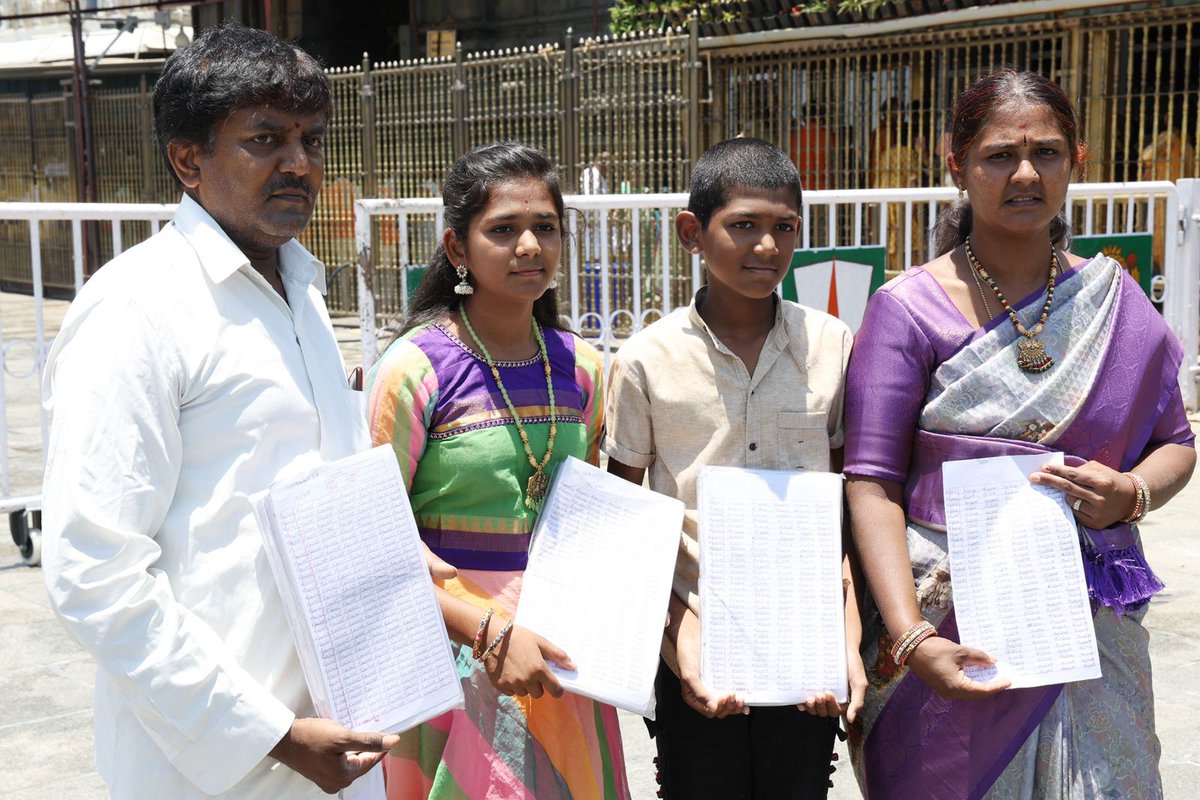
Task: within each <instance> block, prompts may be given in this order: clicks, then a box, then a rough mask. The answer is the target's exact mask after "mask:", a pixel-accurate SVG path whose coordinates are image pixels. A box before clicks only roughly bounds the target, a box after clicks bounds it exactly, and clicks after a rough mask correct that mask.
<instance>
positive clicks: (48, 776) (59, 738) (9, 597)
mask: <svg viewBox="0 0 1200 800" xmlns="http://www.w3.org/2000/svg"><path fill="white" fill-rule="evenodd" d="M65 307H66V304H65V303H62V302H55V301H49V302H48V303H47V307H46V318H47V327H48V335H52V333H53V332H54V331H55V330H57V326H58V322H59V321H60V320H61V318H62V314H63V312H64V311H65ZM32 308H33V303H32V301H31V300H30V299H29V298H27V297H23V296H20V295H11V294H4V293H0V326H2V328H0V329H2V331H3V335H4V338H5V341H8V340H10V339H12V338H13V337H18V338H27V339H31V338H32V331H33V311H32ZM354 323H355V321H354V320H348V321H347V325H348V327H346V328H344V329H339V337H338V338H339V339H340V340H342V345H343V349H344V350H346V351H347V360H348V361H350V362H351V363H353V360H354V359H356V358H357V346H358V343H357V338H358V333H357V329H356V328H355V327H354ZM9 353H10V357H11V358H12V359H13V360H14V361H15V362H16V363H15V364H10V369H11V370H12V371H14V372H20V371H21V370H22V369H23V368H24V367H25V366H28V364H29V363H30V359H31V351H30V349H29V348H28V347H26V346H24V345H17V346H14V347H13V348H12V349H11V350H10V351H9ZM22 359H24V360H25V361H24V362H22ZM37 395H38V392H37V384H36V382H35V381H34V380H33V379H32V378H21V379H17V378H13V377H11V376H8V377H7V379H6V381H5V399H6V402H7V405H8V414H9V416H8V419H9V427H8V430H9V435H10V442H11V444H12V446H13V450H14V451H15V452H14V453H13V454H12V461H11V463H10V480H11V482H12V491H13V493H14V494H19V493H24V492H36V491H37V490H38V486H39V482H40V472H41V453H40V425H39V423H38V417H37V413H38V412H37V408H38V399H37ZM1193 428H1195V429H1197V430H1198V431H1200V417H1193ZM1198 520H1200V472H1198V473H1197V475H1196V476H1195V477H1193V479H1192V481H1191V483H1190V484H1189V485H1188V487H1187V488H1186V489H1185V490H1184V491H1183V492H1182V493H1181V494H1180V495H1179V496H1178V497H1176V498H1175V499H1174V500H1173V501H1172V502H1171V503H1170V504H1169V505H1167V506H1166V507H1164V508H1163V509H1160V510H1156V511H1155V512H1154V513H1153V514H1152V515H1151V516H1150V517H1149V518H1148V519H1147V521H1146V523H1145V525H1144V526H1143V530H1142V535H1143V537H1144V539H1145V542H1146V550H1147V555H1148V557H1149V560H1150V563H1151V564H1153V565H1154V568H1155V570H1156V571H1157V572H1158V574H1159V575H1160V576H1161V577H1162V578H1163V580H1164V581H1165V582H1166V583H1167V589H1166V591H1164V592H1162V593H1161V594H1159V595H1158V596H1157V597H1156V598H1155V599H1154V601H1153V602H1152V604H1151V607H1150V612H1149V614H1148V615H1147V618H1146V625H1147V628H1148V629H1149V630H1150V637H1151V638H1150V650H1151V655H1152V658H1153V661H1154V686H1155V697H1156V702H1155V710H1156V714H1157V716H1158V734H1159V737H1160V739H1161V740H1162V746H1163V757H1162V773H1163V779H1164V784H1165V789H1166V797H1167V798H1168V799H1169V800H1185V799H1187V798H1193V797H1196V796H1197V791H1198V790H1197V788H1196V787H1198V786H1200V688H1198V682H1197V678H1196V676H1197V674H1200V673H1198V668H1200V629H1198V628H1200V625H1198V623H1200V522H1198ZM94 669H95V668H94V666H93V664H92V661H91V659H90V658H89V657H88V656H87V655H86V654H85V653H84V652H83V651H82V650H81V649H80V648H79V646H78V645H76V644H75V643H74V641H73V640H71V639H70V637H69V636H68V635H67V633H66V631H65V629H64V628H63V627H62V626H61V625H60V624H59V622H58V621H57V620H56V619H55V618H54V616H53V614H52V613H51V611H50V609H49V604H48V602H47V600H46V592H45V589H44V587H43V585H42V576H41V570H40V569H36V568H29V567H25V566H24V565H23V564H22V563H21V558H20V555H19V553H18V552H17V549H16V547H14V546H13V545H12V543H11V541H10V540H9V538H8V533H7V531H6V530H4V531H0V798H2V799H3V800H45V799H46V798H59V797H70V798H75V799H76V800H88V799H89V798H102V797H105V796H106V795H105V791H104V785H103V783H102V782H101V781H100V779H99V777H98V776H97V775H96V772H95V770H94V769H93V766H92V726H91V690H92V687H93V685H94ZM621 729H622V732H623V734H624V741H625V761H626V765H627V767H628V773H629V780H630V784H631V786H632V789H633V797H634V798H635V799H636V800H649V799H650V798H653V797H654V796H655V783H654V773H653V766H652V763H651V759H652V757H653V744H652V742H651V741H650V739H649V738H648V737H647V736H646V731H645V727H644V726H643V725H642V722H641V719H640V718H638V717H634V716H633V715H629V714H624V713H622V715H621ZM839 748H840V750H841V761H840V763H841V764H843V765H845V766H843V767H841V768H839V769H838V772H837V774H836V775H835V776H834V779H835V787H834V789H833V791H832V792H831V793H830V797H831V798H833V800H851V798H858V797H860V795H859V793H858V790H857V788H856V787H855V785H854V781H853V778H852V776H851V775H850V772H849V768H848V760H847V756H846V753H845V748H844V746H841V745H840V746H839Z"/></svg>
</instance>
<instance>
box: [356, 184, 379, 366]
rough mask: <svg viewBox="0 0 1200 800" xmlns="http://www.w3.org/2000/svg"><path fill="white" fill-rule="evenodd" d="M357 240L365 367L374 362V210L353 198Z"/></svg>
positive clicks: (359, 319)
mask: <svg viewBox="0 0 1200 800" xmlns="http://www.w3.org/2000/svg"><path fill="white" fill-rule="evenodd" d="M354 244H355V247H356V249H357V250H358V321H359V331H360V333H361V337H362V338H361V342H362V368H363V372H366V371H367V370H369V369H370V368H371V365H372V364H374V363H375V351H376V348H377V347H378V341H377V339H376V336H375V265H374V264H372V263H371V214H370V212H369V211H367V209H366V206H364V205H363V204H362V202H361V201H358V200H356V201H355V202H354Z"/></svg>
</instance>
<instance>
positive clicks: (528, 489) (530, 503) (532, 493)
mask: <svg viewBox="0 0 1200 800" xmlns="http://www.w3.org/2000/svg"><path fill="white" fill-rule="evenodd" d="M549 485H550V479H549V478H547V477H546V473H544V472H542V471H541V470H540V469H539V470H538V471H537V472H535V473H533V474H532V475H530V476H529V483H527V484H525V507H526V508H530V509H533V510H534V511H537V510H539V509H540V508H541V507H542V500H544V499H546V487H547V486H549Z"/></svg>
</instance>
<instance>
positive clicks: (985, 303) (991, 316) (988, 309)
mask: <svg viewBox="0 0 1200 800" xmlns="http://www.w3.org/2000/svg"><path fill="white" fill-rule="evenodd" d="M971 277H972V278H974V279H975V288H976V289H978V290H979V299H980V300H982V301H983V310H984V311H985V312H986V313H987V319H986V320H985V321H984V324H985V325H986V324H987V323H988V322H991V321H992V320H993V319H994V318H995V317H996V315H995V314H993V313H992V304H991V303H989V302H988V299H987V295H986V294H985V293H984V291H983V281H981V280H979V272H978V271H976V269H975V267H974V266H972V267H971ZM981 327H982V326H981Z"/></svg>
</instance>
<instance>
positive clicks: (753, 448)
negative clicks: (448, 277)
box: [750, 442, 758, 450]
mask: <svg viewBox="0 0 1200 800" xmlns="http://www.w3.org/2000/svg"><path fill="white" fill-rule="evenodd" d="M750 449H751V450H757V449H758V444H757V443H755V442H751V443H750Z"/></svg>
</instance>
